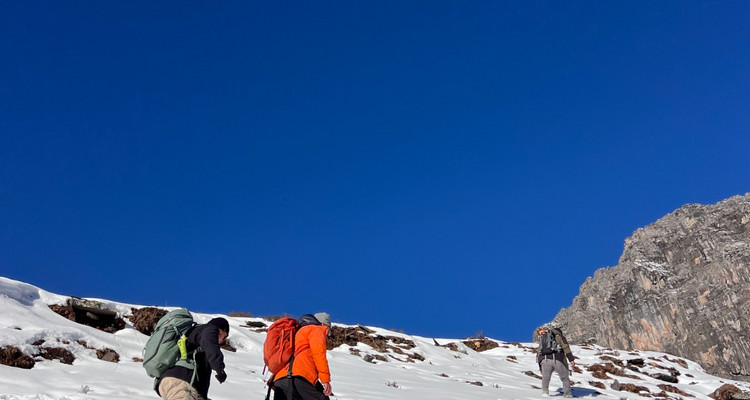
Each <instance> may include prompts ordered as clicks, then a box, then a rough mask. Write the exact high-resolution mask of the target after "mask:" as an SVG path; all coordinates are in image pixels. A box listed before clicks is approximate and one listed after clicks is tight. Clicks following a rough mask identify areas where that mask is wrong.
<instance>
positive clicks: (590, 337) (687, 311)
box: [555, 194, 750, 380]
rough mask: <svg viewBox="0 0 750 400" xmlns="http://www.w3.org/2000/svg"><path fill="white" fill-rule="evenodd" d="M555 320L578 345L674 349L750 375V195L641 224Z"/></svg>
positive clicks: (728, 373)
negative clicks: (614, 261)
mask: <svg viewBox="0 0 750 400" xmlns="http://www.w3.org/2000/svg"><path fill="white" fill-rule="evenodd" d="M555 322H557V323H558V324H560V325H561V326H562V328H563V331H564V332H565V333H566V336H567V337H568V339H569V340H570V341H571V342H573V343H584V342H595V343H597V344H600V345H603V346H609V347H612V348H619V349H636V350H654V351H661V352H666V353H671V354H674V355H677V356H681V357H685V358H688V359H692V360H695V361H697V362H698V363H700V364H701V365H702V366H703V368H704V369H705V370H706V371H708V372H710V373H712V374H714V375H719V376H725V377H731V378H733V379H741V380H750V194H745V195H744V196H735V197H732V198H729V199H727V200H724V201H722V202H720V203H717V204H714V205H708V206H704V205H696V204H690V205H686V206H684V207H682V208H680V209H678V210H677V211H675V212H673V213H671V214H669V215H667V216H665V217H663V218H661V219H660V220H658V221H656V222H655V223H653V224H651V225H649V226H646V227H645V228H640V229H638V230H637V231H635V233H634V234H633V235H632V236H631V237H630V238H628V239H626V240H625V250H624V251H623V253H622V256H621V257H620V260H619V262H618V264H617V265H616V266H614V267H609V268H602V269H600V270H597V271H596V272H595V273H594V277H593V278H591V277H589V278H588V279H587V280H586V282H584V284H583V285H581V289H580V292H579V294H578V296H576V298H575V299H574V300H573V304H572V305H571V306H570V307H568V308H565V309H562V310H560V313H559V314H558V315H557V316H556V317H555Z"/></svg>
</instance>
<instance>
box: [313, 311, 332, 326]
mask: <svg viewBox="0 0 750 400" xmlns="http://www.w3.org/2000/svg"><path fill="white" fill-rule="evenodd" d="M314 315H315V319H317V320H318V321H319V322H320V323H321V324H323V325H325V326H327V327H328V328H330V327H331V316H330V315H328V313H324V312H319V313H315V314H314Z"/></svg>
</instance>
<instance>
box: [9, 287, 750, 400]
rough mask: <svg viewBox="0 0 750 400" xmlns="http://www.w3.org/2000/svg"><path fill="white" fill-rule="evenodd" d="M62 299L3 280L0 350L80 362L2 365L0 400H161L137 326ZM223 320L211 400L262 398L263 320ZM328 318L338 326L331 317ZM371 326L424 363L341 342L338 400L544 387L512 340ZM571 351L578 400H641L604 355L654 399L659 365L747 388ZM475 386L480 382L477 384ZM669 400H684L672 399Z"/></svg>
mask: <svg viewBox="0 0 750 400" xmlns="http://www.w3.org/2000/svg"><path fill="white" fill-rule="evenodd" d="M66 300H67V297H66V296H60V295H56V294H52V293H49V292H46V291H44V290H42V289H39V288H37V287H35V286H32V285H29V284H26V283H22V282H18V281H14V280H10V279H6V278H2V277H0V347H3V346H16V347H18V348H20V349H21V350H22V351H23V352H24V353H26V354H30V355H34V354H36V353H37V351H38V350H37V346H35V345H33V343H35V342H38V341H39V340H44V341H45V343H44V344H43V345H42V346H48V347H63V348H66V349H68V350H70V351H71V352H72V353H73V354H74V355H75V357H76V359H75V362H74V363H73V365H66V364H63V363H61V362H59V361H57V360H52V361H49V360H45V359H43V358H41V357H36V361H37V362H36V365H35V366H34V368H32V369H30V370H26V369H20V368H14V367H8V366H5V365H0V400H21V399H23V400H31V399H35V400H37V399H38V400H52V399H54V400H58V399H59V400H78V399H92V400H93V399H102V400H104V399H113V400H118V399H122V400H125V399H127V400H132V399H157V398H158V396H157V395H156V393H155V392H154V391H153V389H152V380H151V379H150V378H149V377H148V376H147V375H146V373H145V371H144V370H143V368H142V367H141V364H140V362H137V361H133V359H134V358H138V357H140V356H141V349H142V348H143V345H144V344H145V343H146V340H147V338H148V337H147V336H146V335H143V334H141V333H140V332H138V331H136V330H135V329H133V328H132V326H131V325H130V324H129V321H128V320H127V318H126V319H125V320H126V321H127V322H128V326H127V327H126V328H125V329H123V330H121V331H118V332H117V333H115V334H110V333H105V332H102V331H99V330H96V329H94V328H90V327H87V326H84V325H80V324H77V323H75V322H72V321H69V320H67V319H65V318H63V317H61V316H59V315H57V314H56V313H54V312H53V311H52V310H51V309H50V308H49V307H48V305H49V304H63V303H64V302H65V301H66ZM100 301H103V302H105V303H107V304H108V305H109V306H111V307H112V308H115V309H116V310H118V311H119V312H120V313H121V314H122V315H128V314H129V313H130V309H131V307H136V308H140V307H142V306H140V305H131V304H122V303H115V302H111V301H107V300H100ZM230 308H231V307H230ZM193 315H194V317H195V319H196V320H197V322H199V323H202V322H207V321H208V320H210V319H211V318H213V317H216V316H217V315H209V314H199V313H193ZM224 317H225V318H227V319H228V320H229V323H230V325H231V332H230V342H231V345H232V346H233V347H235V348H236V349H237V352H236V353H232V352H228V351H224V357H225V362H226V364H227V369H226V372H227V375H228V379H227V381H226V382H225V383H224V384H219V383H218V382H217V381H213V382H212V383H211V390H210V392H209V396H210V397H211V399H213V400H230V399H237V400H239V399H262V398H264V396H265V393H266V387H265V380H266V379H268V373H266V375H263V374H262V372H263V360H262V345H263V339H264V338H265V333H258V332H255V331H254V330H252V329H249V328H246V327H242V325H245V324H246V322H247V321H263V320H262V319H260V318H232V317H227V316H224ZM333 317H334V318H333V319H334V320H335V316H333ZM508 323H512V321H509V322H508ZM335 325H338V324H335ZM338 326H344V325H338ZM368 328H369V329H371V330H373V331H375V332H376V334H382V335H386V336H398V337H404V338H407V339H409V340H412V341H413V342H414V343H415V344H416V346H417V347H416V348H414V349H410V350H406V351H407V352H408V353H412V352H416V353H419V354H420V355H422V356H423V357H424V359H425V361H416V362H413V363H412V362H402V361H398V360H397V359H395V358H398V359H406V357H405V356H402V355H398V354H395V353H379V352H377V351H375V350H374V349H372V348H370V347H369V346H367V345H365V344H362V343H359V344H358V345H357V346H356V347H355V348H356V349H358V350H359V355H354V354H352V352H351V351H350V349H352V347H351V346H347V345H342V346H339V347H338V348H336V349H334V350H332V351H329V353H328V360H329V363H330V367H331V373H332V385H333V389H334V393H335V395H334V396H332V399H334V400H339V399H340V400H344V399H359V400H383V399H410V400H422V399H424V400H427V399H430V400H433V399H446V400H449V399H477V400H479V399H540V398H542V396H541V391H540V389H538V387H539V386H540V384H541V381H540V380H539V379H538V378H536V377H533V376H529V375H527V374H526V372H529V371H531V372H534V373H536V374H539V369H538V366H537V364H536V362H535V355H534V354H533V353H532V351H531V348H532V347H533V344H531V343H522V344H512V343H506V342H503V341H500V340H498V343H499V344H500V346H499V347H498V348H495V349H492V350H489V351H485V352H482V353H477V352H475V351H473V350H471V349H470V348H469V347H467V346H465V345H463V344H461V340H462V339H445V338H437V341H438V342H439V343H440V344H448V343H451V342H453V343H458V344H459V351H453V350H450V349H448V348H445V347H438V346H435V341H434V340H433V338H424V337H418V336H409V335H405V334H402V333H398V332H393V331H387V330H385V329H380V328H375V327H368ZM79 340H83V341H85V342H86V343H87V345H88V347H90V348H93V349H101V348H110V349H114V350H115V351H117V352H118V353H119V355H120V362H119V363H111V362H106V361H102V360H99V359H98V358H97V356H96V351H95V350H93V349H89V348H86V347H84V346H82V345H80V344H78V343H77V342H78V341H79ZM572 349H573V352H574V354H575V355H576V356H577V357H578V358H579V359H578V360H577V363H578V365H579V366H580V367H582V369H583V372H582V373H580V374H574V375H573V376H572V379H573V382H574V385H573V394H574V396H576V397H584V398H598V399H623V398H627V399H645V398H646V397H641V396H639V395H637V394H634V393H629V392H624V391H615V390H613V389H611V388H610V386H611V384H612V383H613V381H614V380H613V379H604V380H600V379H596V378H593V377H592V375H591V373H590V372H588V371H586V370H585V367H586V366H589V365H591V364H595V363H604V362H605V361H604V360H602V359H601V358H600V357H602V356H609V357H614V358H617V359H620V360H623V361H626V360H629V359H635V358H643V359H645V361H646V363H647V364H653V365H652V366H647V367H644V368H641V369H640V371H641V372H640V373H638V372H634V371H629V370H628V371H627V372H628V373H629V374H631V375H635V376H637V377H640V378H641V379H633V378H623V377H616V378H617V379H618V381H619V382H621V383H634V384H636V385H639V386H644V387H646V388H648V390H649V391H650V392H651V393H652V394H656V393H659V392H661V391H662V389H660V388H659V387H658V385H660V384H661V385H664V384H667V383H666V382H663V381H660V380H657V379H654V378H651V377H649V376H648V375H646V374H649V373H660V372H661V373H668V371H667V370H666V369H665V368H675V369H676V370H677V371H679V373H680V375H679V377H678V379H679V383H676V384H669V385H671V386H674V387H677V388H679V389H680V390H681V391H683V392H685V393H688V394H690V395H692V396H694V398H695V399H709V398H708V396H707V395H708V394H710V393H712V392H713V391H714V390H716V389H717V388H718V387H719V386H721V385H722V384H724V383H731V384H734V385H736V386H738V387H739V388H741V389H742V390H744V391H750V385H749V384H748V383H744V382H737V381H731V380H727V379H721V378H718V377H715V376H712V375H708V374H706V373H705V372H703V369H702V368H701V367H700V366H699V365H698V364H696V363H694V362H691V361H688V360H685V362H686V365H687V368H685V367H683V366H682V365H680V364H681V363H679V362H676V361H677V360H679V359H678V358H677V357H674V356H671V355H667V354H664V353H656V352H628V351H617V350H609V349H604V348H598V347H579V346H572ZM367 354H372V355H381V356H386V357H387V358H388V359H389V361H388V362H383V361H377V360H375V361H374V363H371V362H367V361H365V360H364V358H363V357H364V356H365V355H367ZM391 356H392V357H391ZM394 357H395V358H394ZM592 382H602V383H604V384H605V385H606V389H599V388H596V387H594V386H592V385H591V383H592ZM478 383H481V386H479V384H478ZM560 386H561V384H560V381H559V379H558V378H557V376H556V375H553V378H552V384H551V385H550V392H551V393H552V395H551V396H550V397H552V398H556V397H557V398H562V392H561V388H560ZM670 397H671V398H675V399H677V398H684V397H683V396H681V395H678V394H673V393H671V394H670Z"/></svg>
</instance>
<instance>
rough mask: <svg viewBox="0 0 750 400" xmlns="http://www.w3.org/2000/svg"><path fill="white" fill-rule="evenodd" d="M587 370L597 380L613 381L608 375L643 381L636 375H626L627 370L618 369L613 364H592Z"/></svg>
mask: <svg viewBox="0 0 750 400" xmlns="http://www.w3.org/2000/svg"><path fill="white" fill-rule="evenodd" d="M586 370H587V371H589V372H591V375H592V376H593V377H594V378H597V379H612V378H610V377H609V375H607V374H611V375H615V376H622V377H626V378H632V379H641V378H639V377H637V376H635V375H629V374H626V373H625V370H624V369H622V368H618V367H617V366H615V365H614V364H612V363H609V362H608V363H605V364H592V365H589V366H588V367H586Z"/></svg>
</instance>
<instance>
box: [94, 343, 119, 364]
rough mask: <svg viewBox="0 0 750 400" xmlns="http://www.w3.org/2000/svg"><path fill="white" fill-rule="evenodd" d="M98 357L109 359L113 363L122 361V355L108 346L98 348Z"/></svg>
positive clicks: (103, 359)
mask: <svg viewBox="0 0 750 400" xmlns="http://www.w3.org/2000/svg"><path fill="white" fill-rule="evenodd" d="M96 357H97V358H98V359H100V360H102V361H109V362H113V363H118V362H120V355H119V354H117V352H116V351H114V350H112V349H108V348H106V347H105V348H103V349H97V350H96Z"/></svg>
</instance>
